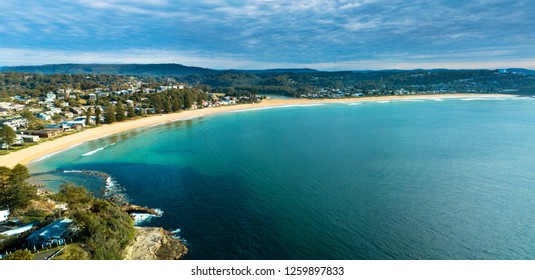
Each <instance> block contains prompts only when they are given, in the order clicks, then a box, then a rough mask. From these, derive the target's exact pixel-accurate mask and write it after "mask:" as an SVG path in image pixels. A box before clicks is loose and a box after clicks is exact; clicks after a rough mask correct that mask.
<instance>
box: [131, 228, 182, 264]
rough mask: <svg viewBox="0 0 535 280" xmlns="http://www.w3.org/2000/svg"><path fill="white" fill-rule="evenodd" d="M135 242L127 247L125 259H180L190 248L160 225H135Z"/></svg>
mask: <svg viewBox="0 0 535 280" xmlns="http://www.w3.org/2000/svg"><path fill="white" fill-rule="evenodd" d="M134 228H135V230H136V235H135V237H134V243H133V244H131V245H130V246H128V247H127V248H126V249H125V257H124V259H125V260H178V259H180V258H182V257H183V256H184V255H185V254H186V253H187V252H188V248H186V246H184V244H182V242H180V240H177V239H174V238H173V237H172V235H171V234H170V233H169V232H167V231H165V230H164V229H163V228H160V227H134Z"/></svg>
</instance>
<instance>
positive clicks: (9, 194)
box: [0, 164, 37, 213]
mask: <svg viewBox="0 0 535 280" xmlns="http://www.w3.org/2000/svg"><path fill="white" fill-rule="evenodd" d="M28 178H30V173H29V172H28V168H26V166H24V165H21V164H17V165H15V167H13V169H9V168H8V167H0V205H6V206H8V207H9V208H10V209H11V211H12V212H13V213H17V212H20V211H21V210H23V209H25V208H26V207H28V206H29V205H30V201H31V200H32V199H35V198H37V187H36V186H34V185H32V184H29V183H28V182H26V180H27V179H28Z"/></svg>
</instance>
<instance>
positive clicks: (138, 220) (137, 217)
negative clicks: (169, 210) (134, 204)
mask: <svg viewBox="0 0 535 280" xmlns="http://www.w3.org/2000/svg"><path fill="white" fill-rule="evenodd" d="M154 210H155V211H156V213H158V214H157V215H154V214H149V213H130V215H131V216H132V217H133V218H134V225H136V226H138V225H141V224H143V223H146V222H149V221H150V220H151V219H152V218H159V217H161V216H162V215H163V211H162V210H161V209H154Z"/></svg>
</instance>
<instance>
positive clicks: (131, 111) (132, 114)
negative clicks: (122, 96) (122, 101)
mask: <svg viewBox="0 0 535 280" xmlns="http://www.w3.org/2000/svg"><path fill="white" fill-rule="evenodd" d="M127 106H128V109H127V110H128V111H127V113H128V118H129V119H131V118H133V117H135V116H136V112H135V110H134V105H127Z"/></svg>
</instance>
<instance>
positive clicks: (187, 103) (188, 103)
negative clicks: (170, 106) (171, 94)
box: [184, 91, 193, 110]
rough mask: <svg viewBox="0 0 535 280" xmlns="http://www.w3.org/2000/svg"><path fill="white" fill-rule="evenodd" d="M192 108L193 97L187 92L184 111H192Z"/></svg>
mask: <svg viewBox="0 0 535 280" xmlns="http://www.w3.org/2000/svg"><path fill="white" fill-rule="evenodd" d="M191 106H193V96H192V94H191V92H189V91H186V94H184V109H186V110H187V109H190V108H191Z"/></svg>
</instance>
